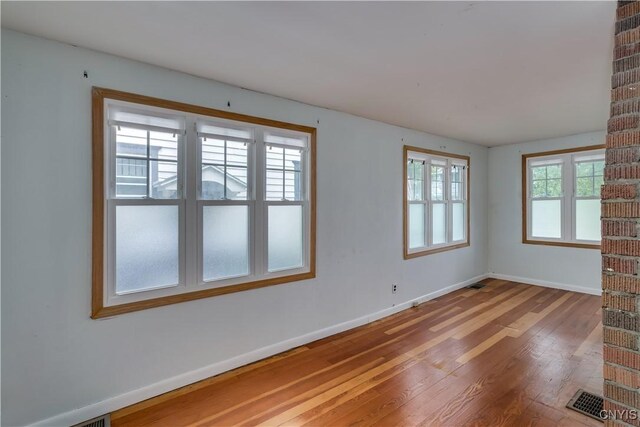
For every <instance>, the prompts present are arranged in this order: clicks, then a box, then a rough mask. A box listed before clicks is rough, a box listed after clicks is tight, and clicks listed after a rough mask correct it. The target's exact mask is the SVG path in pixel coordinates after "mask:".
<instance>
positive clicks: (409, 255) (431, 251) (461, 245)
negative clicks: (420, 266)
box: [404, 242, 471, 259]
mask: <svg viewBox="0 0 640 427" xmlns="http://www.w3.org/2000/svg"><path fill="white" fill-rule="evenodd" d="M468 246H471V243H469V242H462V243H457V244H455V245H449V246H440V247H438V248H433V249H425V250H423V251H417V252H406V251H405V253H404V259H413V258H418V257H421V256H427V255H431V254H437V253H440V252H446V251H452V250H454V249H460V248H466V247H468Z"/></svg>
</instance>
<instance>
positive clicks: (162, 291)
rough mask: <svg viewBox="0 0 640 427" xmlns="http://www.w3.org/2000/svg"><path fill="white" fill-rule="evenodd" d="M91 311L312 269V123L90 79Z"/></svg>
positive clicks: (232, 288) (255, 283)
mask: <svg viewBox="0 0 640 427" xmlns="http://www.w3.org/2000/svg"><path fill="white" fill-rule="evenodd" d="M93 108H94V111H93V114H94V117H93V120H94V122H93V125H94V136H93V138H94V177H93V178H94V236H93V238H94V245H93V248H94V259H93V262H94V277H93V310H92V312H93V317H104V316H109V315H114V314H119V313H124V312H128V311H134V310H140V309H144V308H150V307H155V306H159V305H166V304H171V303H175V302H181V301H187V300H191V299H196V298H203V297H207V296H213V295H219V294H224V293H229V292H236V291H242V290H247V289H252V288H256V287H262V286H268V285H274V284H278V283H284V282H290V281H295V280H303V279H309V278H312V277H314V275H315V207H314V202H315V182H314V170H315V167H314V165H315V159H314V154H315V129H314V128H310V127H306V126H298V125H293V124H289V123H283V122H276V121H271V120H266V119H260V118H255V117H249V116H243V115H239V114H234V113H229V112H225V111H219V110H212V109H208V108H203V107H197V106H192V105H187V104H181V103H176V102H171V101H165V100H159V99H155V98H148V97H144V96H139V95H134V94H128V93H123V92H117V91H111V90H107V89H98V88H95V89H94V93H93Z"/></svg>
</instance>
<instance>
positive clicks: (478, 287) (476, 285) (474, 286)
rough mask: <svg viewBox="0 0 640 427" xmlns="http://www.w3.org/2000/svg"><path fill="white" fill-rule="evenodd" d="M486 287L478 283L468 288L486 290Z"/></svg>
mask: <svg viewBox="0 0 640 427" xmlns="http://www.w3.org/2000/svg"><path fill="white" fill-rule="evenodd" d="M484 286H485V285H484V284H482V283H480V282H478V283H474V284H473V285H470V286H467V288H470V289H482V288H484Z"/></svg>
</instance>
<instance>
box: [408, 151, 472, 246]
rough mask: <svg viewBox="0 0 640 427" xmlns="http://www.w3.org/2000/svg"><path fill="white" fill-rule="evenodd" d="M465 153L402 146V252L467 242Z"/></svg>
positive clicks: (466, 243) (467, 191)
mask: <svg viewBox="0 0 640 427" xmlns="http://www.w3.org/2000/svg"><path fill="white" fill-rule="evenodd" d="M469 162H470V159H469V157H467V156H458V155H453V154H449V153H443V152H436V151H431V150H425V149H421V148H417V147H408V146H405V147H404V165H405V172H406V173H405V174H404V178H403V184H404V202H403V203H404V205H405V207H404V213H405V214H404V225H405V226H404V229H405V232H404V242H405V244H404V252H405V253H404V256H405V258H413V257H416V256H421V255H427V254H429V253H433V252H440V251H442V250H447V249H455V248H459V247H463V246H468V245H469V212H470V210H469V200H468V194H469V176H470V174H469Z"/></svg>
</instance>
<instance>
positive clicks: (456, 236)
mask: <svg viewBox="0 0 640 427" xmlns="http://www.w3.org/2000/svg"><path fill="white" fill-rule="evenodd" d="M464 216H465V211H464V203H454V204H453V222H452V224H451V226H452V228H453V241H456V240H464V232H465V222H464Z"/></svg>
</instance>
